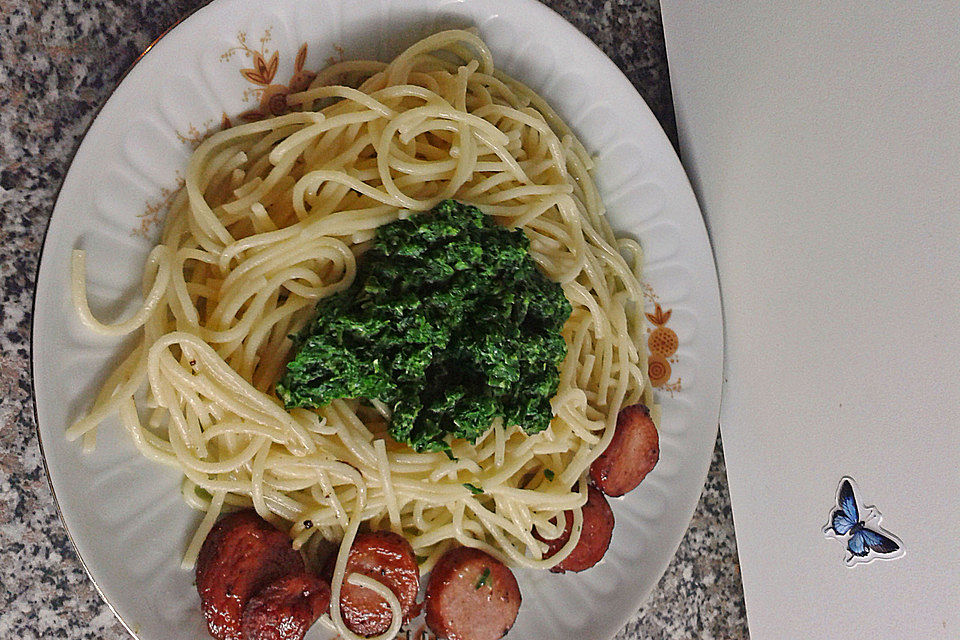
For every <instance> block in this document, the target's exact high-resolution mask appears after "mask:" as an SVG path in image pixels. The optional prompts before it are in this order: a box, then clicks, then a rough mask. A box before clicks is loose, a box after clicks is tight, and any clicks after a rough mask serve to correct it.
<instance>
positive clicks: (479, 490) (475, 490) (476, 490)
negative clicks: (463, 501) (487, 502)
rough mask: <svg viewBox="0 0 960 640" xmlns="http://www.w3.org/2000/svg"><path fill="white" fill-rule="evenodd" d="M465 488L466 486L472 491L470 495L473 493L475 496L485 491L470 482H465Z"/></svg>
mask: <svg viewBox="0 0 960 640" xmlns="http://www.w3.org/2000/svg"><path fill="white" fill-rule="evenodd" d="M463 486H465V487H466V488H467V489H470V493H472V494H473V495H475V496H476V495H480V494H481V493H483V489H481V488H480V487H478V486H476V485H473V484H470V483H469V482H464V483H463Z"/></svg>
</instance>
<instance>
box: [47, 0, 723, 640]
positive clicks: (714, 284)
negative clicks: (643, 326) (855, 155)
mask: <svg viewBox="0 0 960 640" xmlns="http://www.w3.org/2000/svg"><path fill="white" fill-rule="evenodd" d="M242 1H245V2H246V1H249V0H242ZM493 1H494V2H496V3H500V2H509V3H510V4H513V5H517V4H522V5H526V7H527V8H529V9H531V10H536V11H540V12H543V13H546V14H548V15H550V16H551V18H552V19H554V20H559V21H561V22H563V23H565V24H566V25H567V26H569V27H570V28H571V29H572V30H573V32H575V33H576V34H577V35H578V36H579V37H580V39H581V40H582V41H583V42H585V43H586V44H588V45H589V47H591V48H592V49H593V50H594V52H595V53H598V54H599V55H600V56H601V57H602V59H603V60H604V61H605V62H606V63H608V65H609V66H610V68H611V69H613V70H614V71H615V73H616V74H618V76H619V79H620V80H621V81H622V82H623V83H625V86H627V87H629V89H630V91H631V93H632V94H633V96H634V97H635V98H636V103H637V105H639V106H640V108H641V109H642V110H644V111H646V112H647V115H648V116H649V117H650V118H651V119H652V121H653V122H654V123H655V124H656V126H655V127H653V131H654V135H655V136H657V137H659V138H662V141H663V142H664V143H665V144H666V145H667V147H668V148H669V150H670V152H671V153H670V155H669V159H670V160H675V161H676V164H677V166H678V167H679V177H680V178H681V180H680V183H681V186H682V187H684V188H686V189H687V190H689V193H690V195H691V197H692V199H693V204H694V206H695V207H696V212H697V213H698V214H699V228H700V229H702V231H703V237H704V238H705V239H706V246H707V254H708V256H709V262H710V267H711V269H710V270H709V272H710V276H711V282H710V283H709V285H710V286H709V287H708V289H709V290H710V292H711V294H713V295H712V297H713V298H715V302H716V307H715V311H716V314H717V315H716V320H717V322H718V329H719V331H718V334H719V335H718V340H717V345H716V349H717V351H718V353H717V356H718V358H719V361H718V363H717V364H718V367H719V368H718V376H717V377H718V380H717V381H716V383H717V388H716V390H715V391H714V392H713V393H711V394H708V395H709V397H711V398H713V399H714V400H715V402H714V403H713V404H714V405H715V406H713V407H712V408H711V409H710V412H709V415H710V416H711V417H712V416H714V414H716V417H715V418H712V420H711V424H713V423H715V425H714V426H713V427H704V428H703V429H704V431H705V432H709V433H710V434H712V440H711V441H712V442H714V443H715V442H716V440H717V434H718V432H719V427H720V411H721V402H722V390H723V387H724V386H725V379H724V376H723V370H724V369H723V368H724V366H725V361H726V344H725V342H726V341H725V333H726V331H725V322H724V313H723V297H722V291H721V288H720V279H719V272H718V270H717V260H716V252H715V251H714V247H713V241H712V238H711V237H710V233H709V228H708V226H707V224H706V218H705V217H704V214H703V210H702V207H701V206H700V203H699V199H698V198H697V195H696V192H695V191H694V190H693V186H692V183H691V180H690V176H689V175H688V174H687V171H686V169H685V168H684V167H683V164H682V162H681V160H680V155H679V151H678V150H677V149H676V147H674V145H673V143H672V142H671V141H670V139H669V137H668V136H667V134H666V131H665V130H664V128H663V125H662V124H661V123H660V121H659V120H658V119H657V117H656V116H655V115H654V114H653V112H652V110H651V109H650V106H649V104H648V103H647V101H646V100H645V99H644V97H643V96H642V95H641V94H640V92H639V91H638V89H637V88H636V86H634V84H633V83H632V82H631V81H630V79H629V78H628V77H627V76H626V74H625V73H624V72H623V70H622V69H621V68H620V67H619V65H617V64H616V63H615V62H613V60H612V59H611V58H610V57H609V56H608V55H607V54H606V53H605V52H604V51H603V50H602V49H601V48H600V47H599V45H597V43H596V42H594V41H593V40H592V39H591V38H590V37H589V36H587V35H586V34H585V33H583V32H582V31H581V30H580V29H579V28H578V27H577V26H576V25H574V24H573V23H571V22H570V21H569V20H567V19H566V18H565V17H563V16H562V15H561V14H560V13H558V12H557V11H555V10H554V9H553V8H552V7H549V6H547V5H545V4H542V3H541V2H539V1H538V0H493ZM220 4H226V0H212V1H211V2H208V3H207V4H204V5H201V6H198V7H194V8H193V9H191V10H190V11H189V12H187V13H185V14H183V15H181V16H180V17H179V18H177V19H176V20H175V21H174V22H173V23H172V24H171V25H170V26H168V27H166V28H165V29H164V30H163V31H162V32H161V33H160V34H159V35H158V36H157V37H156V38H155V39H154V40H152V41H151V42H150V43H149V44H148V45H147V46H146V47H145V48H144V49H143V51H142V52H140V53H139V54H138V55H137V57H136V58H135V59H134V60H133V61H132V62H131V63H130V64H129V66H127V67H126V68H125V69H124V70H123V72H122V73H121V74H120V75H119V76H118V78H117V80H116V82H115V83H114V85H113V86H112V88H111V89H110V90H109V92H108V93H107V95H106V97H105V98H104V99H103V100H102V102H101V103H100V104H99V105H98V106H97V108H96V109H95V110H94V111H93V113H92V114H91V116H90V120H89V122H88V123H87V124H86V126H85V127H84V129H83V132H82V134H81V135H80V137H79V139H78V141H77V143H76V145H75V146H74V147H73V149H72V151H71V153H70V158H69V161H68V163H67V167H66V170H65V171H64V174H63V179H62V180H61V181H60V184H59V185H58V187H57V190H56V193H55V194H54V197H53V198H52V199H51V203H50V206H49V211H50V215H49V216H48V219H47V222H46V226H45V228H44V231H43V236H42V238H41V241H40V246H39V257H38V259H37V267H36V271H35V275H34V282H33V291H32V299H31V304H30V351H29V375H30V400H31V408H32V411H33V418H34V431H35V433H36V436H37V444H38V446H39V450H40V459H41V463H42V465H43V471H44V475H45V476H46V480H47V486H48V487H49V489H50V494H51V496H52V498H53V503H54V506H55V508H56V511H57V516H58V518H59V520H60V523H61V525H62V526H63V530H64V532H65V533H66V535H67V539H68V540H69V541H70V546H71V547H72V549H73V552H74V554H75V555H76V557H77V559H78V560H79V562H80V565H81V567H83V570H84V573H85V574H86V575H87V578H88V579H89V580H90V582H91V583H92V584H93V586H94V588H95V589H96V591H97V593H98V594H99V596H100V598H101V599H102V601H103V603H104V604H106V606H107V607H108V608H109V610H110V611H111V613H113V615H114V617H115V619H116V620H117V621H118V622H119V623H120V624H121V626H122V627H123V628H124V629H125V630H126V632H127V633H128V634H130V636H131V637H133V638H134V639H135V640H142V639H141V636H140V634H139V632H138V631H137V630H135V629H134V626H132V625H131V624H130V623H128V622H127V620H125V619H124V617H123V616H122V615H121V614H120V613H119V611H118V610H117V608H116V606H115V605H114V603H113V602H112V601H111V600H110V598H109V597H107V595H106V593H105V592H104V588H103V587H102V586H101V585H100V583H99V582H98V580H97V578H96V577H95V576H94V574H93V572H92V570H91V568H90V566H89V565H88V563H87V561H86V560H85V559H84V557H83V555H82V553H81V552H80V548H79V546H78V545H77V541H76V540H75V538H74V535H73V532H72V531H71V530H70V528H69V526H68V525H67V521H66V518H65V517H64V513H63V509H62V507H61V505H60V500H59V498H58V497H57V492H56V489H55V487H54V483H53V479H52V476H51V474H50V468H49V463H48V457H47V453H46V451H45V449H44V445H43V433H42V429H41V427H40V419H39V412H38V402H37V388H36V376H35V360H36V343H35V336H36V325H37V298H38V295H37V293H38V285H39V283H40V274H41V268H42V266H43V262H44V261H43V258H44V255H45V250H46V248H47V240H48V236H49V232H50V229H51V227H52V226H53V218H54V213H55V210H56V207H57V203H58V202H59V200H60V196H61V192H62V190H63V187H64V185H65V184H66V181H67V177H68V176H69V175H70V172H71V170H72V169H73V165H74V162H75V160H76V157H77V154H78V152H79V150H80V148H81V146H82V145H83V143H84V141H85V140H86V138H87V135H88V134H89V132H90V129H91V128H92V127H93V126H94V124H95V123H96V122H97V121H98V119H99V118H100V116H101V113H102V111H103V110H104V108H105V107H106V106H107V104H108V103H109V102H110V100H111V99H112V98H113V97H114V94H115V93H116V92H117V90H118V89H119V88H120V86H121V85H122V84H123V82H124V81H125V80H126V79H127V76H129V75H130V73H131V72H133V70H134V69H135V68H136V67H137V65H138V64H140V62H142V61H143V60H144V58H146V57H147V56H148V55H149V54H150V53H151V52H152V51H153V50H154V48H155V46H156V45H157V43H159V42H160V41H161V40H162V39H163V38H165V37H166V36H167V35H169V34H170V33H171V32H172V31H174V30H175V29H176V28H177V27H179V26H181V25H182V24H183V23H184V22H186V21H187V20H189V19H190V18H193V17H194V16H196V15H197V14H199V13H202V12H204V11H205V10H206V9H209V8H210V7H215V6H217V5H220ZM713 310H714V309H711V311H713ZM714 447H715V445H714ZM711 462H712V454H711V455H710V456H707V457H706V464H705V465H704V467H703V469H702V473H699V474H698V476H697V477H698V485H699V491H698V494H697V500H696V501H695V502H694V504H693V507H692V509H690V510H689V511H690V512H689V514H688V515H686V516H685V517H684V520H686V521H687V524H686V528H685V530H684V533H683V534H681V535H680V536H679V538H678V539H677V540H676V542H675V543H671V544H670V545H668V547H670V548H671V552H670V554H669V555H668V556H665V559H664V560H662V561H661V562H659V563H657V571H656V573H657V574H658V575H659V578H658V579H657V581H656V582H655V583H654V584H653V585H652V586H651V587H650V588H649V589H647V590H645V591H644V590H641V591H638V593H637V597H636V598H634V600H635V604H636V606H637V607H640V606H642V605H643V604H644V603H645V602H646V601H647V600H648V598H649V596H650V592H651V591H652V589H654V588H656V586H657V584H658V583H659V581H660V580H662V579H663V575H664V574H665V572H666V569H667V568H668V567H669V565H670V563H671V562H672V561H673V559H674V558H675V557H676V554H677V550H678V549H679V546H680V544H682V542H683V539H684V538H685V536H686V532H687V531H689V528H690V522H691V521H692V518H693V515H694V514H695V512H696V508H697V506H698V504H699V501H700V497H701V496H702V495H703V490H704V487H705V485H706V480H707V477H708V475H709V471H710V467H711ZM632 615H634V614H633V613H629V612H628V613H627V614H626V615H625V616H619V617H618V619H617V628H619V629H621V630H622V629H623V628H624V626H625V624H626V623H627V622H628V621H629V620H630V619H631V617H632Z"/></svg>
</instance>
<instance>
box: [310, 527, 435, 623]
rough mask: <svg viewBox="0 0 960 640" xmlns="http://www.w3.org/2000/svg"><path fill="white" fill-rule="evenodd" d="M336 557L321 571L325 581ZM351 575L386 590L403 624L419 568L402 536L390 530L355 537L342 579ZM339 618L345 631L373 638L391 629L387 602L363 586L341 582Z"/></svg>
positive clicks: (413, 599) (416, 586)
mask: <svg viewBox="0 0 960 640" xmlns="http://www.w3.org/2000/svg"><path fill="white" fill-rule="evenodd" d="M335 563H336V557H333V558H331V559H330V561H329V562H328V563H327V566H326V567H325V568H324V572H323V575H324V577H326V578H327V579H330V578H332V577H333V571H334V565H335ZM351 573H362V574H364V575H368V576H370V577H371V578H373V579H374V580H376V581H377V582H381V583H383V584H384V585H386V586H387V588H389V589H390V590H391V591H392V592H393V594H394V595H395V596H397V600H399V601H400V610H401V613H402V615H403V619H404V621H407V620H409V619H410V617H412V616H411V615H410V614H411V611H412V610H413V608H414V605H415V604H416V600H417V593H418V592H419V591H420V568H419V566H417V557H416V555H415V554H414V552H413V547H411V546H410V543H409V542H407V541H406V540H405V539H404V538H403V537H402V536H399V535H397V534H395V533H393V532H390V531H372V532H370V533H361V534H358V535H357V537H356V539H354V541H353V545H352V546H351V547H350V555H349V556H347V567H346V572H345V574H344V575H345V576H349V575H350V574H351ZM340 616H341V617H342V618H343V622H344V624H345V625H346V626H347V628H348V629H350V630H351V631H353V632H354V633H356V634H357V635H361V636H374V635H378V634H381V633H383V632H384V631H386V630H387V629H388V628H389V627H390V622H391V620H392V619H393V612H392V611H391V610H390V605H389V604H387V601H386V600H384V599H383V598H381V597H380V596H379V595H377V594H376V593H375V592H374V591H372V590H370V589H367V588H366V587H360V586H357V585H353V584H350V583H348V582H346V581H344V583H343V586H342V587H340Z"/></svg>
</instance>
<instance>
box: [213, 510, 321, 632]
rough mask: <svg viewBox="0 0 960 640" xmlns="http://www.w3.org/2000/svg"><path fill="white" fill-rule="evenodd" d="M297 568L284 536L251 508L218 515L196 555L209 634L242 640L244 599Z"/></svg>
mask: <svg viewBox="0 0 960 640" xmlns="http://www.w3.org/2000/svg"><path fill="white" fill-rule="evenodd" d="M303 571H304V566H303V558H301V557H300V553H299V552H297V551H294V549H293V547H292V546H291V544H290V538H289V537H287V534H285V533H283V532H282V531H279V530H277V529H275V528H274V527H273V525H271V524H270V523H269V522H267V521H266V520H264V519H263V518H261V517H260V516H258V515H257V514H256V512H255V511H253V510H252V509H248V510H245V511H238V512H236V513H232V514H230V515H228V516H226V517H224V518H221V519H220V520H219V521H218V522H217V523H216V524H215V525H214V526H213V529H211V531H210V533H209V534H208V535H207V538H206V540H204V541H203V546H202V547H201V548H200V555H199V556H198V557H197V592H198V593H199V594H200V606H201V608H202V610H203V615H204V617H205V618H206V620H207V628H208V629H209V630H210V635H212V636H213V637H214V638H217V640H242V638H243V634H242V633H241V629H240V624H241V616H242V614H243V609H244V607H245V606H246V604H247V600H249V599H250V597H251V596H253V595H255V594H257V593H259V592H260V590H261V589H263V588H264V587H266V586H267V585H268V584H270V583H271V582H273V581H274V580H276V579H277V578H280V577H283V576H285V575H288V574H291V573H303Z"/></svg>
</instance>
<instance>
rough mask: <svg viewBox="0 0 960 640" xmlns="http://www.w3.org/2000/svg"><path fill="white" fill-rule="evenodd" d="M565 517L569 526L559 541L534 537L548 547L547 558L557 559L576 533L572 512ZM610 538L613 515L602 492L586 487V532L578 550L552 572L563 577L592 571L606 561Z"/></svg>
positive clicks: (566, 512) (583, 531)
mask: <svg viewBox="0 0 960 640" xmlns="http://www.w3.org/2000/svg"><path fill="white" fill-rule="evenodd" d="M564 515H565V516H566V521H567V523H566V527H564V529H563V533H562V534H560V537H559V538H554V539H553V540H546V539H544V538H543V537H541V536H540V534H538V533H537V532H536V531H534V533H533V536H534V537H535V538H536V539H537V540H540V541H541V542H546V543H547V551H546V553H544V554H543V557H544V558H550V557H552V556H553V555H555V554H556V553H557V552H558V551H560V549H562V548H563V545H565V544H567V541H568V540H570V534H571V533H572V532H573V512H571V511H565V512H564ZM611 537H613V511H612V510H611V509H610V504H609V503H608V502H607V499H606V498H605V497H604V495H603V494H602V493H601V492H600V490H599V489H597V488H596V487H594V486H593V485H590V486H589V487H587V502H586V504H584V505H583V530H582V532H581V533H580V539H579V540H578V541H577V546H575V547H574V548H573V551H571V552H570V555H568V556H567V557H566V558H564V559H563V560H561V561H560V562H559V563H558V564H556V565H555V566H553V567H552V568H551V569H550V571H553V572H554V573H564V572H566V571H583V570H584V569H589V568H590V567H592V566H593V565H595V564H597V563H598V562H600V560H601V559H602V558H603V556H604V554H605V553H606V552H607V548H608V547H609V546H610V539H611Z"/></svg>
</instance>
